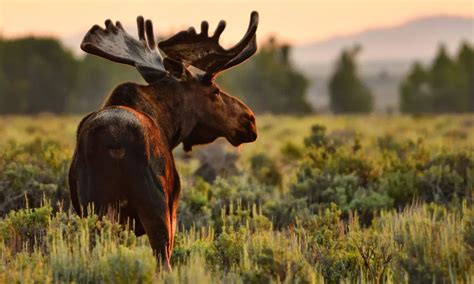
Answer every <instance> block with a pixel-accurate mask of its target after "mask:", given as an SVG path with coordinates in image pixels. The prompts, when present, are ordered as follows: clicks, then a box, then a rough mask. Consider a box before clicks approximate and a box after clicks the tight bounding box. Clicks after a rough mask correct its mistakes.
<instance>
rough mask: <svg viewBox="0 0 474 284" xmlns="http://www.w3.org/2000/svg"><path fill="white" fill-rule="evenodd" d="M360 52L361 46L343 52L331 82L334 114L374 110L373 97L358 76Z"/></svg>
mask: <svg viewBox="0 0 474 284" xmlns="http://www.w3.org/2000/svg"><path fill="white" fill-rule="evenodd" d="M360 50H361V48H360V46H355V47H353V48H352V49H346V50H343V51H342V53H341V56H340V57H339V60H338V62H337V65H336V71H335V72H334V74H333V75H332V77H331V79H330V80H329V94H330V106H331V110H332V111H333V112H334V113H347V112H353V113H366V112H370V111H371V110H372V107H373V96H372V94H371V92H370V90H369V89H368V88H367V87H366V86H365V85H364V83H363V82H362V81H361V80H360V78H359V75H358V74H357V65H356V56H357V54H358V53H359V52H360Z"/></svg>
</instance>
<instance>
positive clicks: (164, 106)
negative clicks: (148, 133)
mask: <svg viewBox="0 0 474 284" xmlns="http://www.w3.org/2000/svg"><path fill="white" fill-rule="evenodd" d="M184 92H187V90H186V85H185V84H183V82H179V81H177V80H175V79H173V78H165V79H163V80H160V81H158V82H156V83H153V84H151V85H146V86H141V85H137V84H134V83H125V84H122V85H120V86H118V87H117V88H115V89H114V90H113V91H112V93H111V94H110V96H109V97H108V98H107V100H106V101H105V103H104V105H103V107H108V106H117V105H120V106H127V107H130V108H133V109H135V110H137V111H140V112H142V113H145V114H147V115H148V116H150V117H151V118H152V119H153V120H154V121H155V123H156V124H157V126H158V128H159V130H160V131H161V132H162V135H163V136H164V137H165V138H166V141H167V145H168V147H169V150H170V151H171V150H173V149H174V148H175V147H176V146H178V145H179V144H180V143H181V142H182V141H183V140H184V139H185V138H186V137H187V136H188V135H189V134H190V133H191V131H192V130H193V128H194V126H195V125H196V123H197V120H196V119H195V117H194V112H193V108H192V105H191V104H190V103H189V102H187V100H185V99H183V95H182V94H183V93H184Z"/></svg>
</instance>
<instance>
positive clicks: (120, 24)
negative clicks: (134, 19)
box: [115, 21, 125, 31]
mask: <svg viewBox="0 0 474 284" xmlns="http://www.w3.org/2000/svg"><path fill="white" fill-rule="evenodd" d="M115 25H116V26H117V28H119V29H121V30H122V31H125V30H124V28H123V26H122V23H121V22H119V21H117V22H115Z"/></svg>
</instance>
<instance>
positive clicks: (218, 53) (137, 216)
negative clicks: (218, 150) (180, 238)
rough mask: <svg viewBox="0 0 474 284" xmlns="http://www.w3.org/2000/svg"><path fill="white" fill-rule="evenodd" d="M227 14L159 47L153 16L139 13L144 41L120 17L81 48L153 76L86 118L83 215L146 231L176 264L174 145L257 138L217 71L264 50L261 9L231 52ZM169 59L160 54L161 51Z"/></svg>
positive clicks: (122, 89)
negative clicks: (222, 40) (113, 216)
mask: <svg viewBox="0 0 474 284" xmlns="http://www.w3.org/2000/svg"><path fill="white" fill-rule="evenodd" d="M225 25H226V24H225V22H224V21H220V22H219V23H218V25H217V28H216V30H215V32H214V34H213V35H212V36H209V35H208V29H209V24H208V23H207V22H206V21H203V22H202V23H201V31H200V33H196V30H195V29H194V28H192V27H191V28H189V29H188V30H184V31H181V32H179V33H177V34H175V35H173V36H171V37H170V38H168V39H166V40H164V41H161V42H159V43H158V44H156V41H155V36H154V33H153V25H152V22H151V20H146V21H145V20H144V18H143V17H142V16H139V17H138V18H137V26H138V40H137V39H136V38H134V37H133V36H131V35H130V34H128V33H127V32H126V31H125V30H124V28H123V26H122V24H121V23H120V22H116V23H115V24H113V22H112V21H111V20H106V21H105V29H104V28H102V27H100V26H98V25H94V26H93V27H92V28H91V29H90V30H89V31H88V32H87V34H86V35H85V37H84V39H83V41H82V43H81V49H82V50H84V51H85V52H88V53H90V54H93V55H97V56H100V57H103V58H106V59H108V60H111V61H114V62H118V63H122V64H128V65H132V66H134V67H135V68H136V69H137V70H138V72H139V73H140V75H141V76H142V77H143V78H144V79H145V81H146V82H147V83H148V84H147V85H140V84H136V83H122V84H120V85H118V86H117V87H115V88H114V90H113V91H112V92H111V94H110V95H109V96H108V97H107V98H106V100H105V102H104V104H103V106H102V107H101V108H100V109H99V110H98V111H95V112H92V113H90V114H88V115H86V116H85V117H84V118H83V119H82V120H81V122H80V123H79V126H78V129H77V137H76V148H75V151H74V155H73V158H72V163H71V166H70V169H69V188H70V194H71V202H72V205H73V207H74V209H75V210H76V211H77V213H78V214H80V215H82V216H84V215H86V214H89V213H94V214H98V215H99V216H104V215H107V214H109V213H110V212H111V210H113V212H118V214H117V215H118V219H119V221H120V223H122V224H124V225H127V224H128V225H129V226H130V224H133V226H131V228H133V230H134V231H135V233H136V235H137V236H140V235H143V234H146V235H147V236H148V238H149V241H150V245H151V247H152V249H153V252H154V254H155V256H156V257H157V259H158V260H159V261H161V263H162V265H163V267H164V268H165V269H170V268H171V267H170V257H171V254H172V249H173V241H174V235H175V232H176V213H177V212H176V210H177V206H178V198H179V194H180V188H181V186H180V180H179V176H178V172H177V170H176V166H175V162H174V157H173V153H172V150H173V149H174V148H175V147H177V146H178V145H179V144H181V143H182V144H183V149H184V151H186V152H189V151H191V150H192V147H193V146H195V145H200V144H207V143H211V142H213V141H214V140H216V139H217V138H219V137H224V138H226V139H227V140H228V141H229V142H230V143H231V144H232V145H233V146H239V145H240V144H242V143H249V142H253V141H255V140H256V139H257V129H256V122H255V116H254V114H253V112H252V110H251V109H250V108H249V107H248V106H246V105H245V104H244V103H243V102H242V101H240V100H239V99H237V98H235V97H233V96H231V95H229V94H227V93H226V92H224V91H223V90H222V89H221V88H219V86H218V85H217V84H216V82H215V80H214V78H215V77H216V75H218V74H219V73H220V72H221V71H224V70H226V69H229V68H231V67H234V66H236V65H238V64H240V63H241V62H243V61H245V60H247V59H248V58H250V57H251V56H252V55H253V54H254V53H255V52H256V50H257V43H256V30H257V26H258V13H257V12H255V11H254V12H252V13H251V16H250V23H249V27H248V29H247V32H246V33H245V35H244V37H243V38H242V39H241V40H240V41H239V42H238V43H237V44H236V45H235V46H233V47H231V48H228V49H225V48H223V47H222V46H221V45H220V44H219V37H220V35H221V34H222V32H223V30H224V28H225ZM159 50H161V52H162V53H164V56H163V57H162V56H161V53H160V51H159Z"/></svg>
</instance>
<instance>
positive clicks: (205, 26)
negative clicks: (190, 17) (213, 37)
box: [201, 21, 209, 37]
mask: <svg viewBox="0 0 474 284" xmlns="http://www.w3.org/2000/svg"><path fill="white" fill-rule="evenodd" d="M208 32H209V23H208V22H207V21H202V22H201V35H202V36H206V37H207V36H208Z"/></svg>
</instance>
